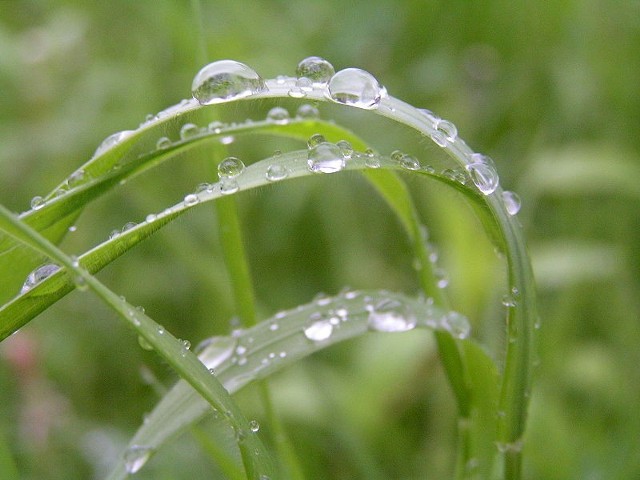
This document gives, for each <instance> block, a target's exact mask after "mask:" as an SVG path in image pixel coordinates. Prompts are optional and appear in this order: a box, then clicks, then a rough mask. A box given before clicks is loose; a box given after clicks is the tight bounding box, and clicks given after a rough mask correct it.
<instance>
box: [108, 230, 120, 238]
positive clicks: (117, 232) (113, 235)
mask: <svg viewBox="0 0 640 480" xmlns="http://www.w3.org/2000/svg"><path fill="white" fill-rule="evenodd" d="M119 236H120V230H111V233H110V234H109V240H113V239H114V238H118V237H119Z"/></svg>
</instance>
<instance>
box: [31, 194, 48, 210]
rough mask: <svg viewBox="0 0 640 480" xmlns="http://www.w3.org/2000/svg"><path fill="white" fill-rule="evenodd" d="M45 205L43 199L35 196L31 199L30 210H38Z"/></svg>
mask: <svg viewBox="0 0 640 480" xmlns="http://www.w3.org/2000/svg"><path fill="white" fill-rule="evenodd" d="M45 205H46V202H45V200H44V198H42V197H40V196H35V197H33V198H32V199H31V209H32V210H40V209H41V208H42V207H44V206H45Z"/></svg>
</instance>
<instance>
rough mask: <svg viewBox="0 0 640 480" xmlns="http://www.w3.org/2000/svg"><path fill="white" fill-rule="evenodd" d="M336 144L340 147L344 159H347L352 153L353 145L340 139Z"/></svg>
mask: <svg viewBox="0 0 640 480" xmlns="http://www.w3.org/2000/svg"><path fill="white" fill-rule="evenodd" d="M336 146H337V147H338V148H339V149H340V153H342V156H343V157H344V158H345V159H349V158H351V155H353V147H352V146H351V144H350V143H349V142H347V141H346V140H340V141H339V142H338V143H336Z"/></svg>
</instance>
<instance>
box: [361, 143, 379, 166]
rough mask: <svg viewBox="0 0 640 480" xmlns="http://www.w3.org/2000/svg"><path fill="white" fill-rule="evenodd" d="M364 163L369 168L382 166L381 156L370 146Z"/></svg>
mask: <svg viewBox="0 0 640 480" xmlns="http://www.w3.org/2000/svg"><path fill="white" fill-rule="evenodd" d="M364 153H365V159H364V164H365V165H366V166H367V167H369V168H380V157H378V155H377V154H376V152H374V151H373V150H371V149H370V148H368V149H367V150H366V151H365V152H364Z"/></svg>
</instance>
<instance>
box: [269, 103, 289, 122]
mask: <svg viewBox="0 0 640 480" xmlns="http://www.w3.org/2000/svg"><path fill="white" fill-rule="evenodd" d="M267 120H270V121H272V122H273V123H277V124H278V125H284V124H286V123H287V122H288V121H289V111H288V110H287V109H286V108H282V107H273V108H272V109H271V110H269V112H268V113H267Z"/></svg>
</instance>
